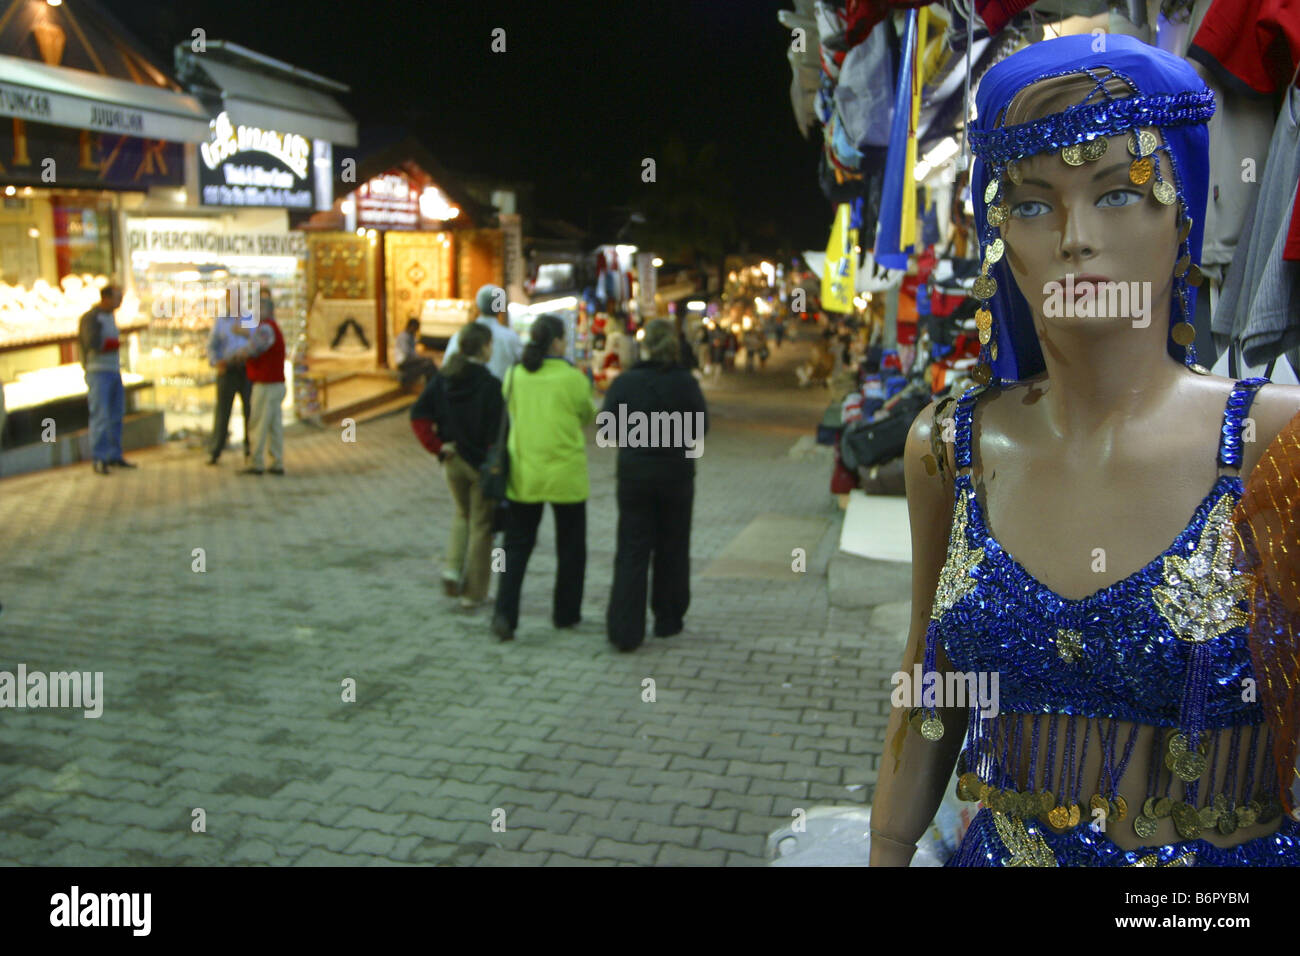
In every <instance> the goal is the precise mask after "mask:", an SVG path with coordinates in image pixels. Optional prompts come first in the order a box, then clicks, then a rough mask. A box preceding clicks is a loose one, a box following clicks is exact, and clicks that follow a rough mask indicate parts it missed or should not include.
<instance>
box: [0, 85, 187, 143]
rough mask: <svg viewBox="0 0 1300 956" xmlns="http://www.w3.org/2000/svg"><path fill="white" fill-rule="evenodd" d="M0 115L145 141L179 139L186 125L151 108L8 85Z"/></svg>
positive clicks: (0, 88)
mask: <svg viewBox="0 0 1300 956" xmlns="http://www.w3.org/2000/svg"><path fill="white" fill-rule="evenodd" d="M0 116H12V117H14V118H15V119H21V120H34V121H36V122H38V123H51V124H53V125H55V126H66V127H69V128H72V129H77V130H82V129H87V130H98V131H100V132H104V133H117V134H119V135H126V136H139V137H143V138H149V139H161V138H163V137H176V138H180V137H181V136H183V135H185V132H186V130H187V129H188V126H187V125H186V124H188V123H189V122H190V121H189V120H185V121H181V122H178V121H177V118H176V117H174V116H171V115H169V114H167V113H159V112H155V111H154V110H151V109H143V108H140V107H136V106H128V105H126V104H121V103H103V102H100V101H97V100H92V99H89V98H85V97H81V96H70V95H66V94H63V93H53V92H50V91H48V90H40V89H34V88H31V87H27V86H19V85H15V84H12V83H0Z"/></svg>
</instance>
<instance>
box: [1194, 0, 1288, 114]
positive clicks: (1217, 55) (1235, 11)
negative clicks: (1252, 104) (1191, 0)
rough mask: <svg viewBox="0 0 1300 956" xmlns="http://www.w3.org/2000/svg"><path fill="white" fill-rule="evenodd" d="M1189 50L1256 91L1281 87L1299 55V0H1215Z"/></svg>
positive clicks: (1197, 58) (1266, 94)
mask: <svg viewBox="0 0 1300 956" xmlns="http://www.w3.org/2000/svg"><path fill="white" fill-rule="evenodd" d="M1187 55H1188V57H1189V58H1191V59H1193V60H1197V61H1199V62H1201V63H1205V64H1206V65H1211V61H1212V63H1213V65H1217V66H1219V67H1221V68H1222V69H1223V70H1224V71H1226V72H1227V73H1228V74H1230V75H1231V76H1234V77H1236V78H1237V79H1238V80H1240V81H1241V82H1242V83H1244V84H1245V85H1246V86H1247V87H1249V88H1250V89H1252V90H1254V91H1255V92H1256V93H1257V94H1260V95H1265V96H1268V95H1272V94H1275V93H1277V92H1279V91H1280V90H1284V89H1286V87H1287V86H1288V85H1289V84H1290V82H1291V76H1292V74H1293V73H1294V72H1295V65H1296V62H1297V60H1300V0H1214V2H1213V3H1212V4H1211V5H1210V9H1209V10H1208V11H1207V12H1206V14H1205V19H1204V20H1202V21H1201V28H1200V29H1199V30H1197V31H1196V36H1195V37H1194V38H1193V39H1192V45H1191V47H1190V48H1189V49H1188V51H1187Z"/></svg>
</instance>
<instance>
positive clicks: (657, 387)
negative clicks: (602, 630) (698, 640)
mask: <svg viewBox="0 0 1300 956" xmlns="http://www.w3.org/2000/svg"><path fill="white" fill-rule="evenodd" d="M642 347H643V349H644V350H645V352H646V354H647V356H648V357H647V359H646V360H645V361H644V362H640V363H638V364H637V365H635V366H633V367H632V368H630V369H628V370H627V371H626V372H625V373H623V374H622V375H620V376H619V377H618V380H617V381H615V382H614V384H613V385H611V386H610V389H609V391H608V392H607V393H606V395H605V406H604V411H605V412H607V413H610V414H613V415H615V416H618V417H619V418H626V419H628V420H633V416H634V415H635V416H637V418H640V415H644V416H645V419H644V420H648V421H650V422H651V423H654V422H656V421H667V422H669V435H670V436H672V440H670V441H669V442H665V441H663V440H662V435H660V436H657V437H658V438H659V440H658V441H657V442H655V443H654V444H656V445H657V447H646V446H644V445H638V446H632V445H630V444H620V447H619V450H618V550H617V553H616V555H615V557H614V584H613V587H612V589H611V591H610V596H609V608H608V609H607V610H606V613H605V627H606V634H607V635H608V637H609V641H610V643H611V644H613V645H614V646H615V647H617V648H618V649H619V650H622V651H632V650H635V649H636V648H637V647H639V646H640V645H641V642H642V641H643V640H644V639H645V613H646V575H647V573H648V572H650V573H652V576H653V581H652V583H651V585H650V609H651V611H652V613H653V614H654V632H655V635H656V636H657V637H672V636H673V635H674V634H679V633H681V630H682V625H683V620H684V618H685V617H686V610H687V608H689V607H690V603H691V590H690V553H691V509H692V505H693V503H694V500H695V457H698V454H699V451H701V450H702V448H700V447H699V446H698V445H696V446H695V447H694V448H692V447H688V446H687V444H686V442H687V440H693V441H695V442H699V441H702V440H703V437H704V434H703V433H704V432H705V431H706V430H707V429H708V409H707V407H706V405H705V402H704V394H703V393H702V392H701V391H700V386H699V383H698V382H696V380H695V376H693V375H692V374H691V373H690V371H689V370H687V369H686V368H685V367H683V366H682V365H681V362H680V353H679V343H678V339H677V336H676V334H675V332H674V330H673V327H672V325H671V324H670V323H669V322H665V321H664V320H662V319H656V320H654V321H652V322H650V323H649V324H648V325H647V326H646V334H645V340H644V342H643V343H642ZM638 413H640V414H638ZM665 413H666V416H667V417H659V416H663V415H664V414H665ZM651 427H652V428H653V427H654V426H653V424H652V426H651ZM697 429H698V431H697ZM678 437H680V438H681V441H677V440H676V439H677V438H678ZM696 449H698V450H696ZM652 563H653V571H651V565H652Z"/></svg>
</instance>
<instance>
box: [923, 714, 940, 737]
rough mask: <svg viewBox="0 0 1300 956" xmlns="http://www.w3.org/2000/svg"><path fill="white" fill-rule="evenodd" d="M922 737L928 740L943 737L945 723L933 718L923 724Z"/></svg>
mask: <svg viewBox="0 0 1300 956" xmlns="http://www.w3.org/2000/svg"><path fill="white" fill-rule="evenodd" d="M921 736H922V737H924V738H925V739H926V740H938V739H939V738H940V737H942V736H943V721H942V720H940V719H939V718H938V717H931V718H929V719H927V720H924V721H922V722H921Z"/></svg>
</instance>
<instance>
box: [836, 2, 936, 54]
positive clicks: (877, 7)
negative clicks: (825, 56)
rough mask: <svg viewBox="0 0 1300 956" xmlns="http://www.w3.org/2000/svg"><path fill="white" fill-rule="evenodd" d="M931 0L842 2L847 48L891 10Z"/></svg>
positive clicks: (923, 3)
mask: <svg viewBox="0 0 1300 956" xmlns="http://www.w3.org/2000/svg"><path fill="white" fill-rule="evenodd" d="M930 2H931V0H847V2H846V3H845V4H844V22H845V25H846V28H845V30H844V36H845V39H846V40H848V48H849V49H850V50H852V49H853V48H854V47H855V46H857V45H858V44H859V43H861V42H862V41H863V40H865V39H866V38H867V37H868V36H870V35H871V31H872V30H874V29H875V28H876V24H877V23H879V22H880V21H881V20H883V19H885V17H887V16H889V14H890V12H891V11H893V10H910V9H912V8H913V7H916V8H917V9H920V8H921V7H928V6H929V5H930Z"/></svg>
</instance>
